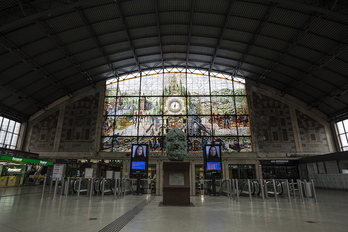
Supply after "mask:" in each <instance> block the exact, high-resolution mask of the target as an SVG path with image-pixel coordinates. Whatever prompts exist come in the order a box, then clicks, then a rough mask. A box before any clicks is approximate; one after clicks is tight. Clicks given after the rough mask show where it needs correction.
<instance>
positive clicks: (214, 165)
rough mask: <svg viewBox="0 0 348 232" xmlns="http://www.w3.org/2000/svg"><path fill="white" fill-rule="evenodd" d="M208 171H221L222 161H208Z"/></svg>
mask: <svg viewBox="0 0 348 232" xmlns="http://www.w3.org/2000/svg"><path fill="white" fill-rule="evenodd" d="M207 171H221V162H207Z"/></svg>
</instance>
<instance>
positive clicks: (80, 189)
mask: <svg viewBox="0 0 348 232" xmlns="http://www.w3.org/2000/svg"><path fill="white" fill-rule="evenodd" d="M130 186H131V185H130V180H129V179H121V178H117V179H105V178H71V177H66V178H55V179H52V178H47V177H45V178H44V180H43V187H42V193H41V198H44V197H51V198H56V197H57V196H61V197H62V196H65V197H67V196H76V197H77V199H80V197H82V196H84V197H88V198H89V199H91V198H92V197H95V196H100V197H101V199H102V200H103V199H104V196H105V195H109V196H113V198H114V199H117V198H121V197H124V196H126V194H130V193H131V192H132V190H131V188H130Z"/></svg>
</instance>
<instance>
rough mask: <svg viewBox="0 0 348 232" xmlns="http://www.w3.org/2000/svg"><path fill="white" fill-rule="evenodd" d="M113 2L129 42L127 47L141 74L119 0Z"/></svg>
mask: <svg viewBox="0 0 348 232" xmlns="http://www.w3.org/2000/svg"><path fill="white" fill-rule="evenodd" d="M115 3H116V6H117V9H118V13H119V16H120V18H121V22H122V25H123V29H124V31H125V32H126V36H127V40H128V43H129V47H130V49H131V51H132V53H133V57H134V60H135V63H136V65H137V67H138V71H139V73H140V74H141V73H142V71H141V68H140V63H139V59H138V56H137V54H136V53H135V49H134V47H133V43H132V39H131V38H130V35H129V30H128V27H127V24H126V20H125V17H124V15H123V12H122V8H121V5H120V1H119V0H115Z"/></svg>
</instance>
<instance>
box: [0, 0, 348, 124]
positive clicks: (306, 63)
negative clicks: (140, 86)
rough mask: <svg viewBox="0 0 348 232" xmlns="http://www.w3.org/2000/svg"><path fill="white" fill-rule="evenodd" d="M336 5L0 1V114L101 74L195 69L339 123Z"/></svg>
mask: <svg viewBox="0 0 348 232" xmlns="http://www.w3.org/2000/svg"><path fill="white" fill-rule="evenodd" d="M347 47H348V1H346V0H332V1H331V0H275V1H266V0H235V1H234V0H84V1H82V0H2V1H0V114H1V115H5V116H7V117H10V118H12V119H15V120H19V121H25V120H27V119H28V118H29V117H30V116H31V115H33V114H35V113H36V112H37V111H39V110H42V109H45V108H46V107H47V106H48V105H50V104H51V103H53V102H54V101H56V100H58V99H60V98H62V97H64V96H67V95H68V96H72V95H73V93H74V92H75V91H77V90H79V89H81V88H84V87H87V86H92V87H94V86H95V84H96V83H97V82H99V81H103V80H105V79H107V78H110V77H120V76H121V77H122V76H123V75H125V74H135V73H139V72H141V73H143V74H146V72H148V71H149V70H159V69H164V70H167V71H170V70H171V68H173V67H176V68H179V69H181V70H183V71H185V70H189V71H193V70H199V69H201V70H205V72H207V73H215V72H219V73H224V74H226V75H231V76H238V77H244V78H245V79H248V80H252V81H254V83H255V85H260V84H261V85H267V86H271V87H273V88H275V89H277V90H279V91H280V93H281V96H285V95H291V96H294V97H296V98H298V99H300V100H302V101H304V102H305V103H306V104H307V105H308V108H309V109H311V108H317V109H318V110H320V111H322V112H323V113H324V114H326V115H327V116H328V117H329V118H331V119H337V118H344V117H346V118H347V117H348V113H347V112H348V94H347V91H348V49H347Z"/></svg>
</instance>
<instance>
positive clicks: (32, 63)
mask: <svg viewBox="0 0 348 232" xmlns="http://www.w3.org/2000/svg"><path fill="white" fill-rule="evenodd" d="M0 44H1V45H2V46H3V47H4V48H5V49H7V50H8V51H9V52H11V53H13V54H14V55H16V56H17V58H19V59H20V60H21V61H22V62H23V63H25V64H26V65H28V66H29V67H30V68H31V69H32V70H33V71H34V72H37V73H38V74H39V75H41V76H43V78H44V79H50V80H52V83H53V84H54V85H56V86H57V87H59V89H60V90H62V91H63V92H64V93H65V94H67V95H69V96H71V95H72V92H71V91H70V90H69V89H68V88H67V87H66V86H65V85H64V84H62V83H61V82H60V81H59V80H57V79H56V78H55V77H54V76H52V75H51V74H50V73H48V72H47V71H46V70H45V69H44V68H43V67H41V66H40V65H39V64H37V63H36V62H35V61H34V60H33V59H32V58H31V57H29V56H28V55H27V54H25V53H24V52H23V51H22V50H21V49H19V48H18V47H17V46H16V45H14V44H13V43H12V42H10V41H9V40H7V39H6V38H5V37H4V36H2V35H0ZM18 91H20V90H17V92H18ZM28 98H29V97H28ZM33 100H34V99H33ZM34 101H35V102H39V101H38V100H34Z"/></svg>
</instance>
